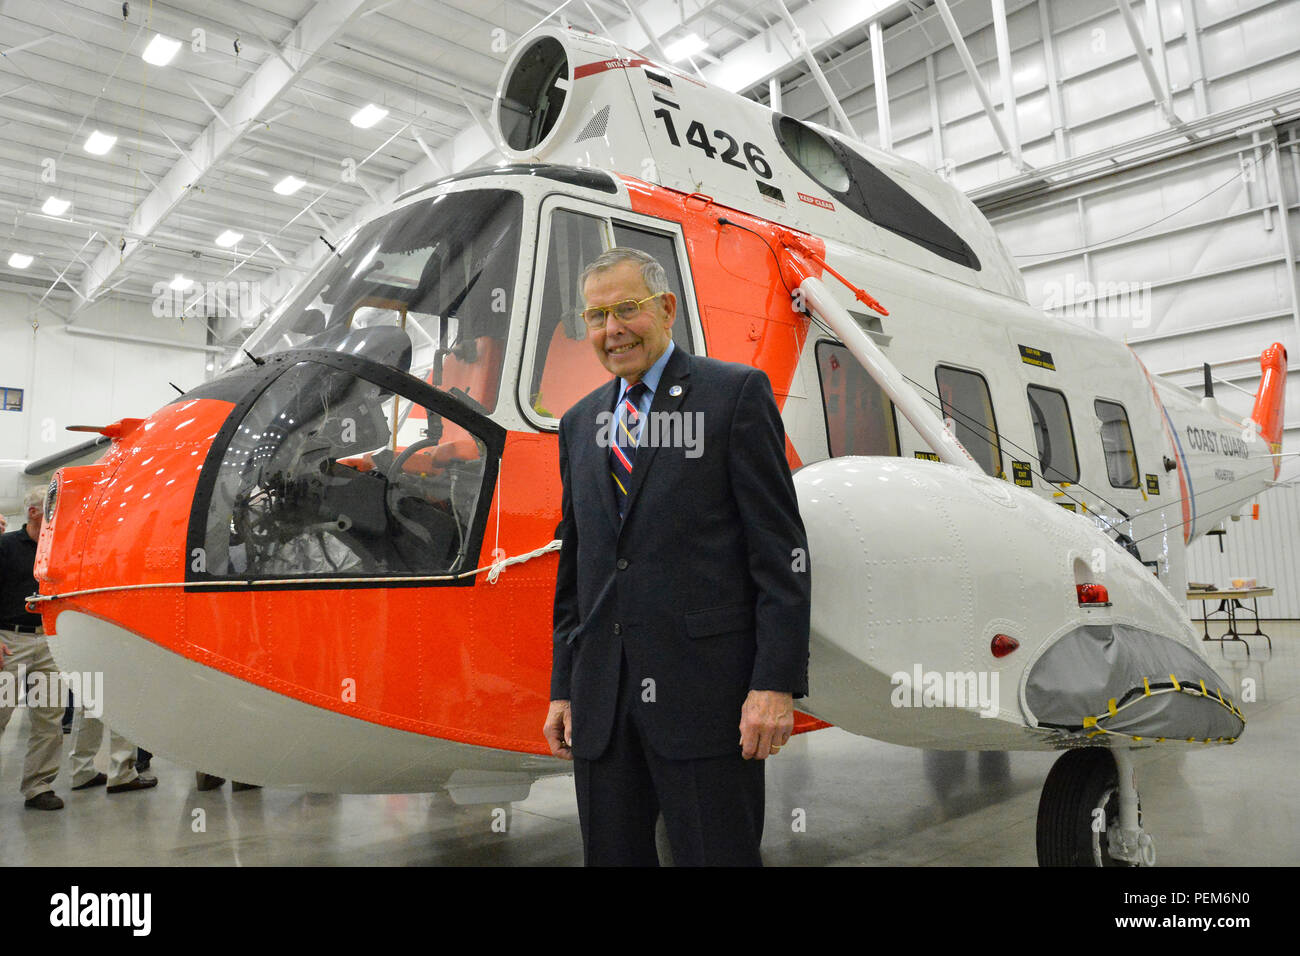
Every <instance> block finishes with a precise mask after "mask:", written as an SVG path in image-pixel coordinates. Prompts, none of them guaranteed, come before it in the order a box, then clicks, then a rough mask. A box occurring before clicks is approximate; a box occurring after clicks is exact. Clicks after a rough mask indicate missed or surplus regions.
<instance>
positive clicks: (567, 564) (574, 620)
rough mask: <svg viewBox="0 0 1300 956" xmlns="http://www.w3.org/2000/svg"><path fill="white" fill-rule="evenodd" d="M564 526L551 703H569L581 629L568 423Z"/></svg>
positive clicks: (563, 447)
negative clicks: (574, 640)
mask: <svg viewBox="0 0 1300 956" xmlns="http://www.w3.org/2000/svg"><path fill="white" fill-rule="evenodd" d="M559 444H560V482H561V484H562V491H561V497H560V523H559V524H558V525H556V527H555V537H557V538H559V539H560V540H561V541H562V542H563V545H562V547H561V548H560V564H559V570H558V572H557V573H556V577H555V609H554V612H553V617H552V632H551V643H552V650H551V700H568V699H569V696H570V692H569V674H570V669H571V666H572V658H573V647H572V645H570V644H569V642H568V637H569V635H570V634H572V633H573V631H574V630H575V629H576V628H577V626H578V529H577V524H576V522H575V521H574V520H573V507H572V504H573V502H572V492H571V490H570V482H569V446H568V442H567V440H566V438H565V427H564V421H563V420H561V421H560V443H559Z"/></svg>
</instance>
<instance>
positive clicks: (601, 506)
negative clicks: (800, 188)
mask: <svg viewBox="0 0 1300 956" xmlns="http://www.w3.org/2000/svg"><path fill="white" fill-rule="evenodd" d="M581 287H582V292H583V298H584V299H585V302H586V310H585V311H584V313H583V315H584V318H585V320H586V322H587V327H588V336H589V338H590V339H591V343H592V346H593V347H594V349H595V351H596V355H597V357H598V358H599V360H600V362H601V364H603V365H604V366H605V368H606V369H608V370H609V371H610V372H611V373H613V374H614V376H615V379H614V380H613V381H612V382H610V383H609V384H608V385H604V386H602V387H601V388H599V389H597V390H596V391H594V392H592V393H591V394H590V395H588V396H586V397H585V398H583V399H582V400H581V401H579V402H578V403H577V404H576V405H575V406H574V407H573V408H572V409H570V410H569V412H568V413H567V414H566V415H565V416H564V418H563V419H562V420H561V422H560V435H559V438H560V471H561V475H562V478H563V482H564V491H563V504H562V509H563V513H562V518H561V522H560V527H559V529H558V530H557V537H559V538H561V539H562V540H563V542H564V545H563V548H562V550H561V552H560V562H559V573H558V579H557V581H556V593H555V629H554V641H555V648H554V658H553V666H552V677H551V698H552V699H551V705H550V710H549V713H548V714H547V719H546V724H545V727H544V733H545V734H546V738H547V740H548V742H549V743H550V746H551V751H552V753H554V754H555V755H556V756H558V757H563V758H571V759H573V760H574V764H575V766H574V776H575V783H576V787H577V797H578V813H579V818H580V820H581V825H582V837H583V848H584V857H585V860H586V862H587V864H588V865H602V864H626V865H648V866H654V865H657V863H658V856H657V853H656V850H655V841H654V827H655V820H656V817H657V816H658V814H659V813H660V812H661V811H662V814H663V817H664V823H665V825H666V829H667V833H668V840H669V843H670V845H671V847H672V854H673V860H674V862H675V863H677V864H679V865H682V864H696V865H699V864H722V865H759V864H760V863H761V860H760V858H759V842H760V840H761V838H762V830H763V761H764V760H765V759H766V758H767V757H768V756H769V755H771V754H776V753H778V752H779V751H780V749H781V747H782V746H784V745H785V743H786V741H787V740H788V739H789V737H790V733H791V731H792V729H793V726H794V706H793V699H794V698H795V697H799V696H802V695H803V694H805V693H806V692H807V687H806V684H807V668H808V621H809V591H810V580H809V571H808V563H807V541H806V538H805V534H804V529H803V523H802V522H801V520H800V518H799V512H798V504H797V501H796V498H795V492H794V482H793V481H792V480H791V476H790V469H789V465H788V464H787V462H786V459H785V432H784V429H783V427H782V424H781V418H780V414H779V412H778V410H777V407H776V403H775V400H774V398H773V394H772V387H771V384H770V383H769V381H768V378H767V376H766V375H765V374H764V373H763V372H762V371H760V370H758V369H754V368H751V367H749V366H747V365H739V364H735V363H731V362H720V361H717V360H714V359H708V358H703V357H698V356H692V355H689V354H687V353H686V352H684V351H683V350H680V349H678V348H676V347H675V346H674V344H673V342H672V332H671V328H672V324H673V321H674V319H675V318H676V315H677V300H676V297H675V296H674V295H673V294H672V293H671V292H669V291H668V285H667V280H666V277H665V275H664V271H663V268H662V267H661V266H660V265H659V264H658V263H657V262H656V261H655V260H654V259H653V258H651V257H650V256H647V255H646V254H644V253H642V252H639V251H637V250H634V249H611V250H609V251H607V252H606V253H604V254H603V255H602V256H600V257H599V258H598V259H596V260H595V261H594V262H592V263H591V264H590V265H589V266H588V267H587V268H586V270H584V272H583V274H582V278H581Z"/></svg>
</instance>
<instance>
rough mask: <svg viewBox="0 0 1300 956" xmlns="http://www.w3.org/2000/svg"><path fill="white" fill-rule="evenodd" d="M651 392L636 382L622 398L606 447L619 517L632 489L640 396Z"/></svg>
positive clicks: (638, 428) (639, 424) (625, 506)
mask: <svg viewBox="0 0 1300 956" xmlns="http://www.w3.org/2000/svg"><path fill="white" fill-rule="evenodd" d="M649 390H650V389H649V387H648V386H647V385H646V384H645V382H637V383H636V384H635V385H633V386H632V387H631V388H629V389H628V390H627V391H626V392H625V393H624V395H623V400H622V401H621V402H619V405H618V409H617V411H616V412H615V430H614V441H613V443H612V444H611V445H610V448H609V473H610V475H612V476H613V478H614V500H615V501H616V502H617V503H618V516H619V518H622V517H623V515H624V513H625V512H626V511H627V493H628V489H630V488H631V487H632V466H633V464H634V463H635V462H636V446H637V442H638V440H639V438H640V431H641V412H640V410H639V406H640V404H641V397H642V396H643V395H645V393H646V392H648V391H649Z"/></svg>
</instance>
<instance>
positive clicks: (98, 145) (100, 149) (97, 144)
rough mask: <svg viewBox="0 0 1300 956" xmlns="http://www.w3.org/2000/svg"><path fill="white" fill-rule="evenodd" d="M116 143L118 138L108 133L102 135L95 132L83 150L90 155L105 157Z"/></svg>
mask: <svg viewBox="0 0 1300 956" xmlns="http://www.w3.org/2000/svg"><path fill="white" fill-rule="evenodd" d="M116 142H117V137H116V136H110V135H109V134H108V133H101V132H100V131H99V130H95V131H94V132H93V133H91V134H90V136H89V138H87V140H86V145H85V146H83V147H82V148H83V149H84V150H85V151H86V152H88V153H94V154H95V155H96V156H103V155H104V154H105V153H107V152H108V151H109V150H110V149H112V148H113V144H114V143H116Z"/></svg>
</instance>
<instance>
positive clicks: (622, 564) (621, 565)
mask: <svg viewBox="0 0 1300 956" xmlns="http://www.w3.org/2000/svg"><path fill="white" fill-rule="evenodd" d="M614 567H616V568H618V569H619V570H620V571H626V570H627V558H619V559H618V561H617V562H616V563H615V565H614Z"/></svg>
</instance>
